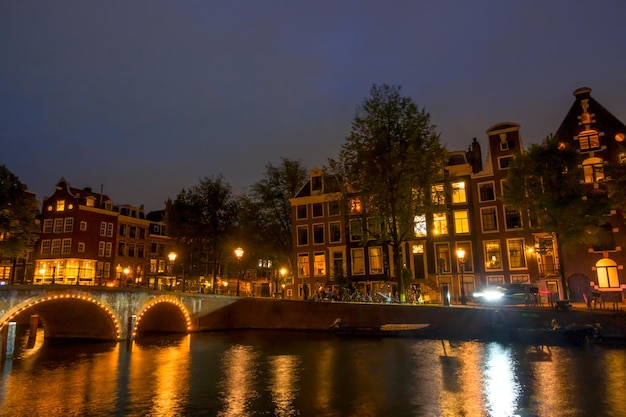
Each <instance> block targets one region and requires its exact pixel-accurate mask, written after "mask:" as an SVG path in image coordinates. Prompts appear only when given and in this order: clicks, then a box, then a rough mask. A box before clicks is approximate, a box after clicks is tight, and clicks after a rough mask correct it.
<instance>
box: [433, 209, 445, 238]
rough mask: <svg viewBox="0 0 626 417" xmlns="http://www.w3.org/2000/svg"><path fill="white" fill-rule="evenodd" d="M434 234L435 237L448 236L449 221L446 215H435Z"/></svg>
mask: <svg viewBox="0 0 626 417" xmlns="http://www.w3.org/2000/svg"><path fill="white" fill-rule="evenodd" d="M433 234H434V235H435V236H441V235H447V234H448V219H447V217H446V213H434V214H433Z"/></svg>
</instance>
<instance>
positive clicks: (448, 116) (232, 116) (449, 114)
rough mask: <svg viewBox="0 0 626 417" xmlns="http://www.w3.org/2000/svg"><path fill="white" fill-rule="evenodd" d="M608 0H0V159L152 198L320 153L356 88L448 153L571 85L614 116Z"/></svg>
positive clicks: (554, 117)
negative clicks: (393, 92) (427, 131)
mask: <svg viewBox="0 0 626 417" xmlns="http://www.w3.org/2000/svg"><path fill="white" fill-rule="evenodd" d="M625 17H626V2H625V1H623V0H612V1H610V0H599V1H594V2H591V1H578V0H563V1H561V0H550V1H546V0H541V1H534V0H524V1H502V0H493V1H481V0H474V1H466V0H455V1H452V0H446V1H418V0H407V1H395V0H385V1H382V0H381V1H367V0H360V1H347V0H346V1H342V0H320V1H314V2H304V1H298V0H284V1H283V0H250V1H243V0H242V1H236V0H229V1H225V0H224V1H221V0H194V1H192V0H183V1H174V0H169V1H165V0H160V1H159V0H151V1H127V0H124V1H105V2H92V1H84V0H76V1H68V0H56V1H52V0H50V1H46V0H43V1H41V0H37V1H30V0H19V1H3V2H1V3H0V164H5V165H7V167H8V168H9V169H10V170H11V171H12V172H14V173H15V174H16V175H18V176H19V177H20V180H21V181H22V182H24V183H25V184H26V185H28V186H29V188H30V189H31V190H32V191H34V192H36V193H37V197H38V198H39V199H41V198H42V197H43V196H44V195H50V194H52V193H53V191H54V185H55V184H56V182H57V180H58V179H59V178H60V177H65V178H66V179H67V180H68V181H69V182H70V183H71V184H72V185H73V186H75V187H81V188H82V187H85V186H91V187H92V188H93V189H94V190H98V189H99V188H100V184H104V191H105V193H107V194H109V195H110V196H111V197H112V198H113V199H114V200H115V202H116V203H130V204H135V205H139V204H142V203H143V204H145V205H146V209H148V210H157V209H160V208H162V206H163V201H164V200H165V199H167V198H168V197H172V198H174V197H175V196H176V195H177V194H178V192H179V191H180V190H181V189H182V188H183V187H189V186H192V185H195V184H197V182H198V179H199V178H201V177H204V176H210V175H217V174H223V175H224V177H225V179H226V181H227V182H229V183H230V184H231V185H232V186H233V189H234V190H235V192H237V193H240V192H245V191H246V189H247V188H248V187H249V186H250V185H252V184H253V183H255V182H256V181H258V180H259V179H260V177H261V175H262V173H263V172H264V167H265V165H266V164H267V163H268V162H272V163H275V164H276V163H279V161H280V157H281V156H284V157H289V158H294V159H301V160H302V161H303V163H304V165H305V166H306V167H307V168H312V167H314V166H322V165H323V164H325V163H326V161H327V159H328V158H329V157H336V156H337V153H338V150H339V148H340V146H341V144H342V143H343V142H344V140H345V137H346V136H347V135H348V134H349V131H350V124H351V121H352V119H353V116H354V114H355V109H356V107H357V106H358V105H359V104H361V103H362V102H363V100H364V99H365V98H367V97H368V95H369V90H370V88H371V86H372V85H373V84H375V83H376V84H382V83H388V84H395V85H401V86H402V91H403V93H404V94H405V95H410V96H411V97H412V98H413V100H414V101H415V102H416V103H417V104H418V106H420V107H425V108H426V110H427V111H428V112H430V114H431V117H432V121H433V122H434V123H435V124H436V125H437V127H438V130H439V131H440V132H441V135H442V136H441V137H442V142H443V143H444V144H446V146H447V147H448V149H450V150H458V149H465V148H466V147H467V146H468V145H469V143H470V142H471V140H472V138H473V137H477V138H478V139H479V140H480V141H481V143H483V145H484V143H485V142H484V141H485V133H484V132H485V131H486V130H487V129H488V128H489V127H490V126H492V125H494V124H496V123H499V122H503V121H513V122H516V123H519V124H521V128H522V137H523V140H524V142H525V143H526V144H527V145H528V144H529V143H533V142H538V141H540V140H541V139H543V138H544V137H545V136H546V135H547V134H548V133H551V132H555V131H556V129H557V128H558V126H559V124H560V122H561V121H562V119H563V117H564V116H565V113H566V112H567V110H568V109H569V107H570V106H571V104H572V102H573V100H574V97H573V96H572V92H573V91H574V90H575V89H576V88H578V87H582V86H587V87H591V88H592V90H593V91H592V96H593V97H594V98H596V99H597V100H598V101H600V103H602V104H603V105H604V106H605V107H606V108H607V109H608V110H609V111H611V112H612V113H613V114H615V115H616V116H617V117H618V118H619V119H621V120H622V121H626V94H625V93H626V23H625V20H624V18H625Z"/></svg>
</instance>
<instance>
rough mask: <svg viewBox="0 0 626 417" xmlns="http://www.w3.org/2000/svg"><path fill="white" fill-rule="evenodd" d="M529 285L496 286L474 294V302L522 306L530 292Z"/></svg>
mask: <svg viewBox="0 0 626 417" xmlns="http://www.w3.org/2000/svg"><path fill="white" fill-rule="evenodd" d="M532 288H533V287H531V286H530V284H498V285H492V286H488V287H485V288H483V289H481V290H479V291H476V292H474V294H473V296H474V300H475V301H476V302H478V303H485V304H524V303H525V302H526V300H527V297H528V294H529V293H530V292H531V291H532Z"/></svg>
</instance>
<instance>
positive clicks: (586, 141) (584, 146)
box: [578, 130, 600, 151]
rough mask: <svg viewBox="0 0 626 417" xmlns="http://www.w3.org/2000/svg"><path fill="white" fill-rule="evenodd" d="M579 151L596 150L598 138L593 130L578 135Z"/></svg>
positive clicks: (598, 145)
mask: <svg viewBox="0 0 626 417" xmlns="http://www.w3.org/2000/svg"><path fill="white" fill-rule="evenodd" d="M578 143H579V145H580V150H581V151H584V150H588V149H597V148H599V147H600V137H599V136H598V132H596V131H595V130H585V131H584V132H581V133H580V134H579V135H578Z"/></svg>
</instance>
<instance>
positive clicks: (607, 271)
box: [596, 258, 619, 288]
mask: <svg viewBox="0 0 626 417" xmlns="http://www.w3.org/2000/svg"><path fill="white" fill-rule="evenodd" d="M596 273H597V274H598V287H600V288H619V276H618V273H617V264H616V263H615V261H614V260H612V259H609V258H603V259H600V260H599V261H598V262H597V263H596Z"/></svg>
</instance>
